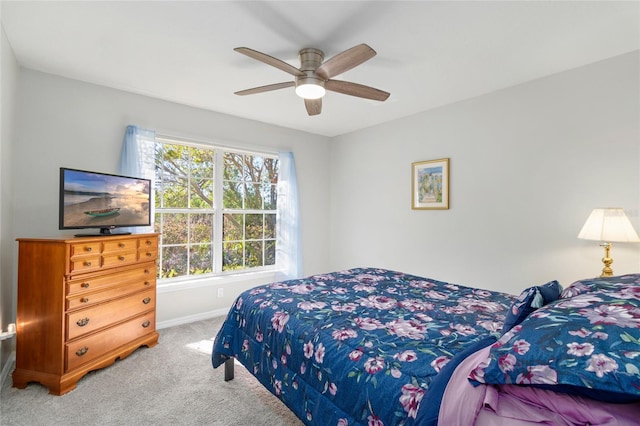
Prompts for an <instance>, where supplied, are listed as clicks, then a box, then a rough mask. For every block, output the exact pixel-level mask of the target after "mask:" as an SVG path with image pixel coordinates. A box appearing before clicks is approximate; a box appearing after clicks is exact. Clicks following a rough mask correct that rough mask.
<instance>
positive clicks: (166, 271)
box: [160, 246, 187, 278]
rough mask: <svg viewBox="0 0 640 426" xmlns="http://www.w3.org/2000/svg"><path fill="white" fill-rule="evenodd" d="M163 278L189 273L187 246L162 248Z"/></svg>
mask: <svg viewBox="0 0 640 426" xmlns="http://www.w3.org/2000/svg"><path fill="white" fill-rule="evenodd" d="M161 268H162V269H161V275H160V276H161V277H162V278H173V277H177V276H181V275H186V273H187V246H170V247H163V249H162V266H161Z"/></svg>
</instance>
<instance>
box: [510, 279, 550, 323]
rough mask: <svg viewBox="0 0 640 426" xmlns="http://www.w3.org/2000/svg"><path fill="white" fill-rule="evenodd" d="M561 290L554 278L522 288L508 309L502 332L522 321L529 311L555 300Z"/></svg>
mask: <svg viewBox="0 0 640 426" xmlns="http://www.w3.org/2000/svg"><path fill="white" fill-rule="evenodd" d="M561 292H562V286H561V285H560V284H559V283H558V281H555V280H554V281H549V282H548V283H546V284H544V285H541V286H535V287H529V288H526V289H524V290H523V291H522V293H520V295H519V296H518V298H517V299H516V300H515V301H514V302H513V304H512V305H511V308H510V309H509V313H508V314H507V318H506V319H505V321H504V326H503V327H502V334H504V333H506V332H507V331H509V330H511V329H512V328H513V327H514V326H516V325H518V324H520V323H521V322H522V321H524V319H525V318H526V317H528V316H529V314H530V313H531V312H533V311H535V310H536V309H538V308H540V307H542V306H544V305H546V304H547V303H551V302H553V301H554V300H557V299H558V297H560V293H561Z"/></svg>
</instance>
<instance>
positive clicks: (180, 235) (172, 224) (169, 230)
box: [162, 213, 188, 244]
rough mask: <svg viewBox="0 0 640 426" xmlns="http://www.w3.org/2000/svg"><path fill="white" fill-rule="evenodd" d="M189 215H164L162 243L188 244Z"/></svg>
mask: <svg viewBox="0 0 640 426" xmlns="http://www.w3.org/2000/svg"><path fill="white" fill-rule="evenodd" d="M186 224H187V215H186V214H185V213H162V236H163V238H162V243H163V244H186V243H187V241H188V235H187V227H186Z"/></svg>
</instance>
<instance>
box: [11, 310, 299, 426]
mask: <svg viewBox="0 0 640 426" xmlns="http://www.w3.org/2000/svg"><path fill="white" fill-rule="evenodd" d="M222 320H223V318H222V317H220V318H214V319H211V320H205V321H199V322H195V323H191V324H186V325H181V326H178V327H171V328H167V329H162V330H159V332H160V343H159V344H158V345H157V346H156V347H154V348H151V349H149V348H146V347H143V348H140V349H138V350H137V351H136V352H134V353H133V354H131V355H130V356H129V357H128V358H126V359H124V360H121V361H117V362H116V363H115V364H114V365H112V366H110V367H107V368H105V369H102V370H98V371H94V372H91V373H89V374H88V375H86V376H85V377H84V378H83V379H81V380H80V381H79V382H78V385H77V387H76V389H75V390H73V391H71V392H69V393H67V394H65V395H63V396H52V395H49V394H48V391H47V389H46V388H44V387H43V386H41V385H39V384H36V383H31V384H29V385H28V386H27V388H26V389H22V390H20V389H15V388H13V387H11V380H10V378H9V379H7V380H6V383H5V385H4V387H3V388H2V391H1V393H0V425H3V426H23V425H24V426H38V425H42V426H45V425H46V426H51V425H65V426H66V425H69V426H73V425H79V426H80V425H81V426H89V425H100V426H102V425H113V426H116V425H118V426H123V425H219V426H222V425H225V426H226V425H231V426H243V425H252V426H255V425H281V426H300V425H301V424H302V422H301V421H300V420H299V419H298V418H297V417H296V416H295V415H294V414H293V413H292V412H291V411H289V409H287V408H286V407H285V406H284V405H283V404H282V403H281V402H280V401H279V400H278V399H277V398H275V397H274V396H273V395H272V394H271V393H270V392H269V391H267V390H266V389H265V388H264V387H263V386H262V385H261V384H260V383H259V382H258V381H257V380H256V379H254V378H253V377H252V376H251V375H250V374H249V373H248V372H247V371H246V370H245V369H244V367H242V366H241V365H239V364H237V365H236V369H235V372H236V374H235V379H234V380H232V381H230V382H225V381H224V377H223V376H224V371H223V367H220V368H218V369H216V370H214V369H213V368H212V367H211V361H210V350H211V345H212V343H213V338H214V337H215V335H216V333H217V332H218V329H219V327H220V325H221V324H222Z"/></svg>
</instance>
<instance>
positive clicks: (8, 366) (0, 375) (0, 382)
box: [0, 351, 16, 389]
mask: <svg viewBox="0 0 640 426" xmlns="http://www.w3.org/2000/svg"><path fill="white" fill-rule="evenodd" d="M15 363H16V352H15V351H12V352H11V354H9V358H8V359H7V362H5V364H4V367H2V371H1V372H0V389H2V388H3V387H4V382H5V380H7V378H8V377H9V374H10V373H11V371H12V370H13V365H14V364H15Z"/></svg>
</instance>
